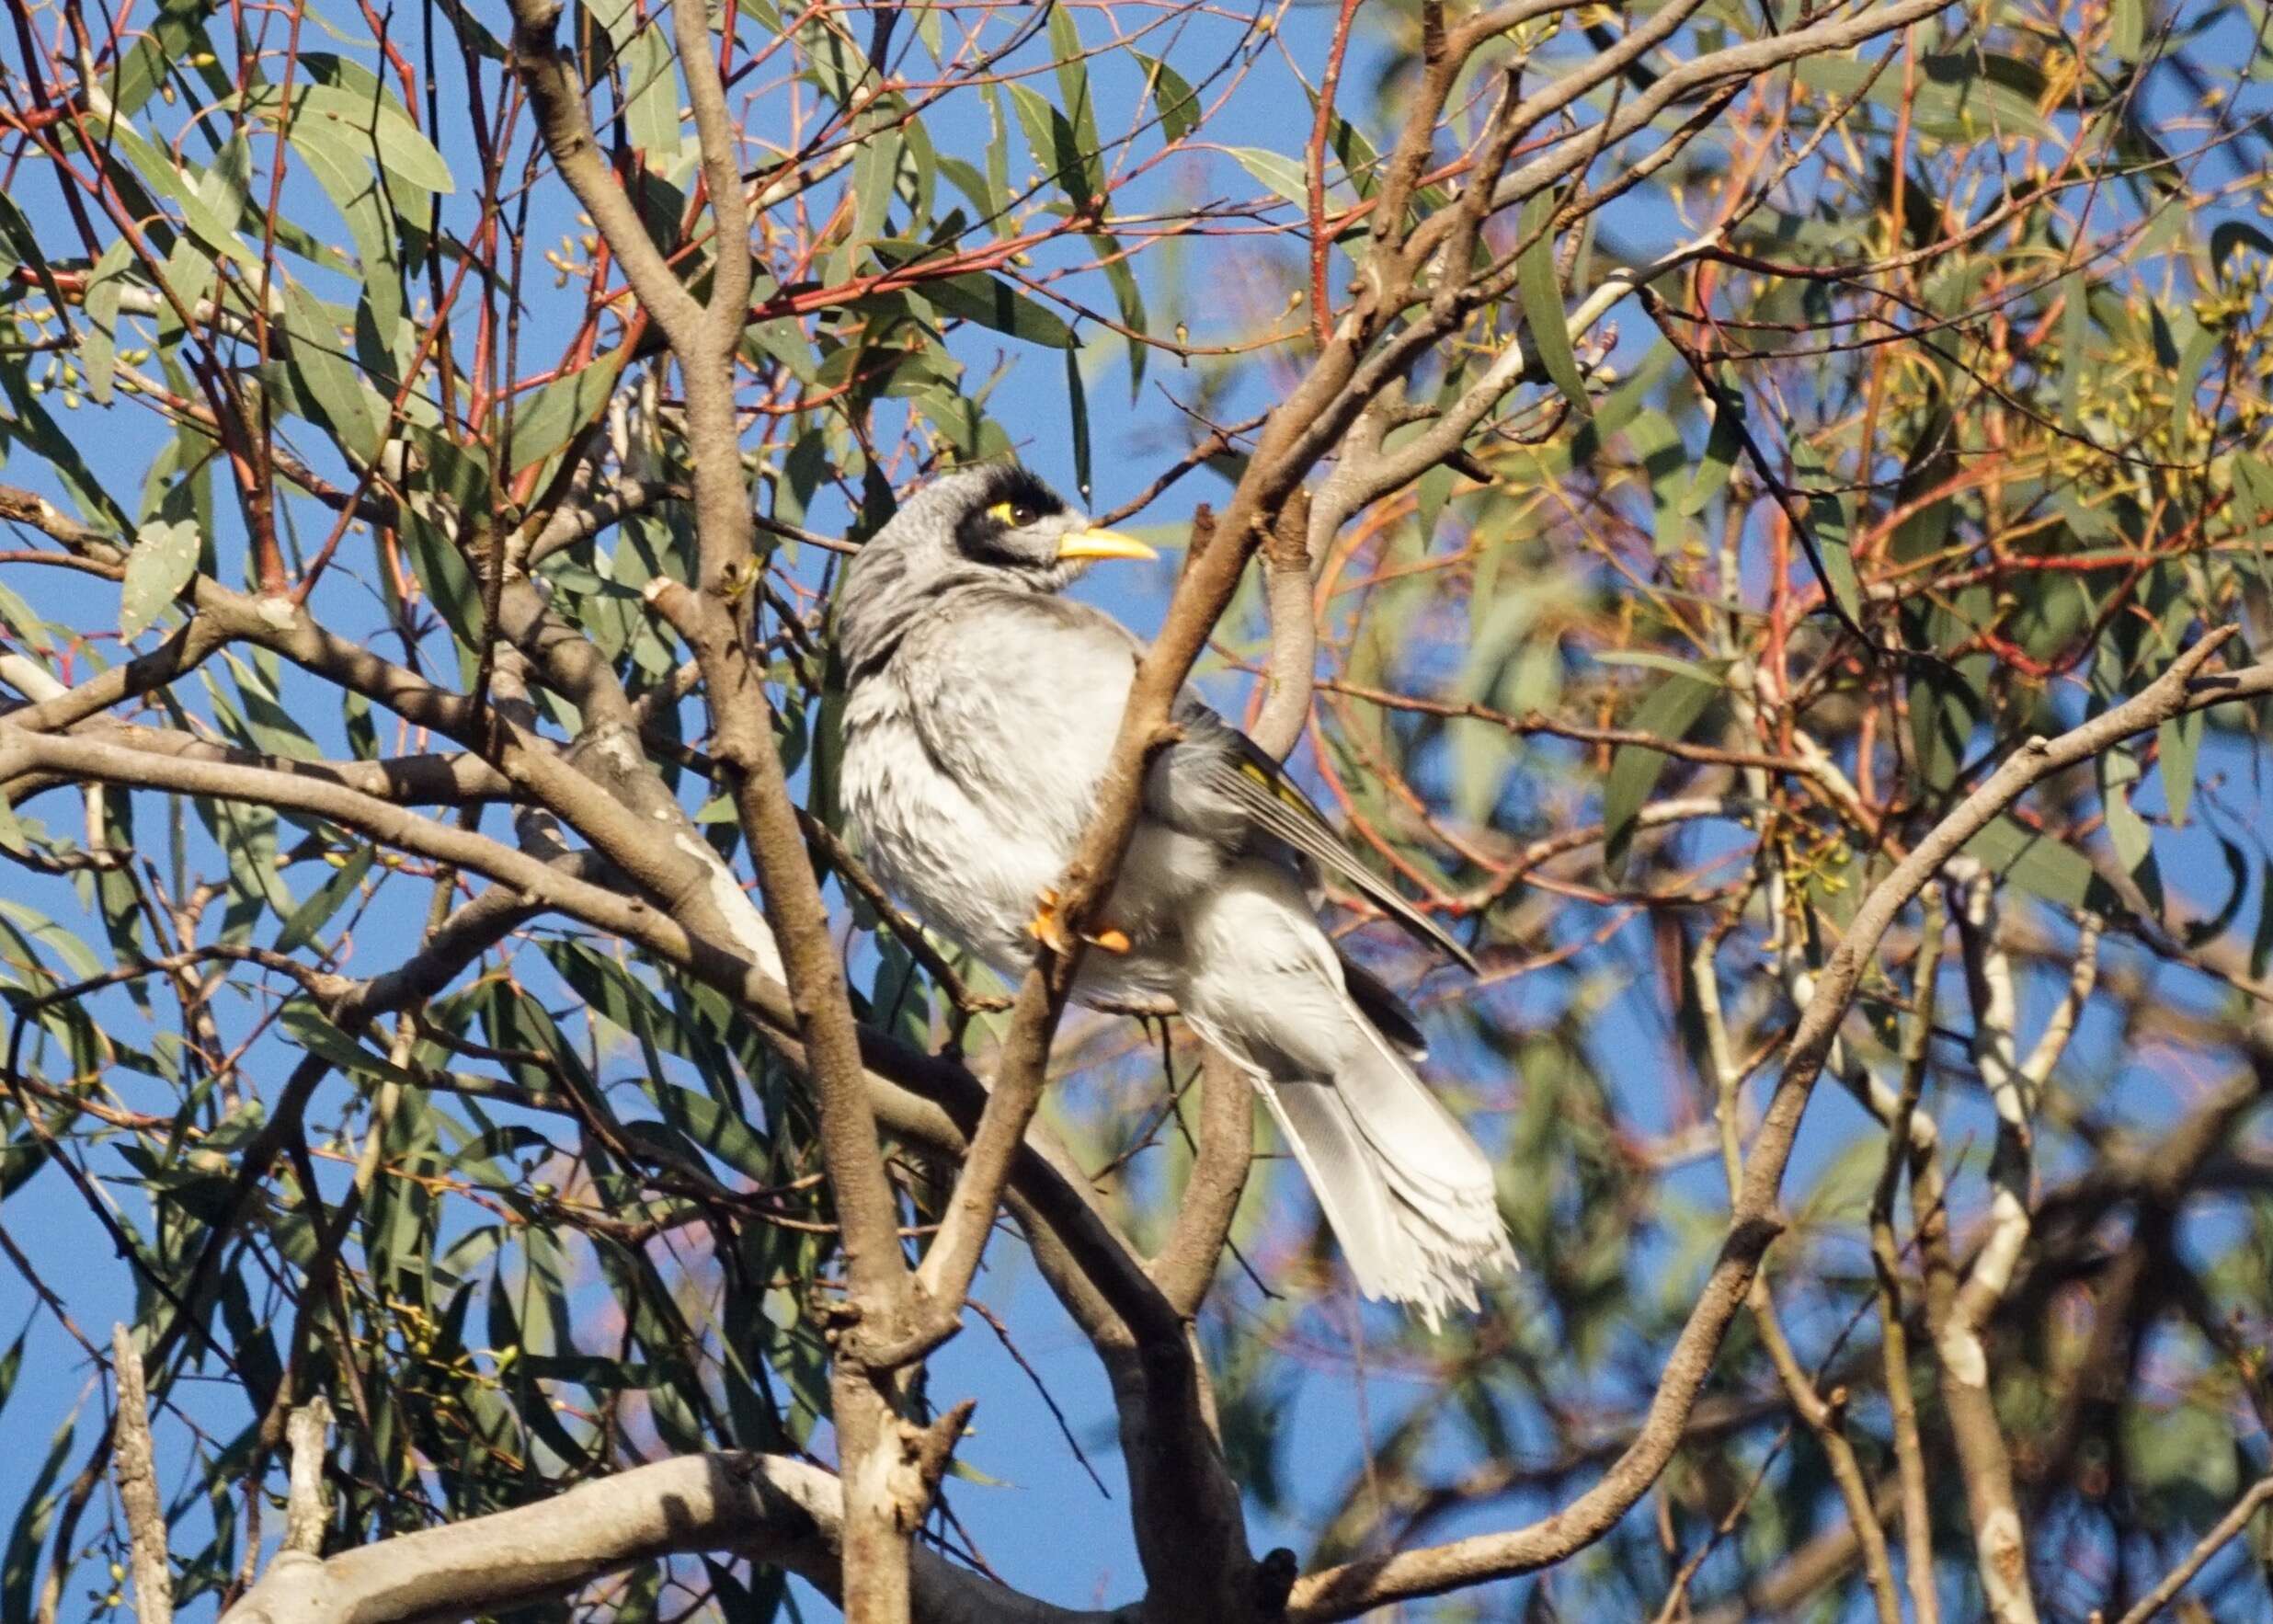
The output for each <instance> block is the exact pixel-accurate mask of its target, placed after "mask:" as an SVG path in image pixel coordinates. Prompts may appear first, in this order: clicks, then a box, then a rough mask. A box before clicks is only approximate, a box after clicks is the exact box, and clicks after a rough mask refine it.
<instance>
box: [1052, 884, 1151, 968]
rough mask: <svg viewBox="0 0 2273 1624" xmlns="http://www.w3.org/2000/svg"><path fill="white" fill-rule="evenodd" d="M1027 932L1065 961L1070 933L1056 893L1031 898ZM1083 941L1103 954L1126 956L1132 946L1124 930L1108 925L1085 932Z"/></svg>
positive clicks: (1070, 938)
mask: <svg viewBox="0 0 2273 1624" xmlns="http://www.w3.org/2000/svg"><path fill="white" fill-rule="evenodd" d="M1026 933H1027V934H1028V935H1029V936H1032V937H1033V938H1034V940H1035V941H1036V942H1039V943H1041V944H1042V945H1043V946H1045V947H1046V948H1048V949H1049V950H1050V951H1051V952H1052V953H1054V954H1056V955H1057V956H1058V957H1060V958H1064V957H1066V956H1068V955H1070V954H1071V953H1072V952H1073V933H1072V932H1069V931H1068V930H1067V929H1066V921H1065V919H1064V917H1063V916H1062V915H1060V914H1059V912H1058V909H1057V892H1056V891H1054V890H1050V891H1044V892H1043V893H1042V894H1041V895H1040V896H1038V897H1036V898H1034V918H1032V919H1030V920H1028V921H1026ZM1081 940H1082V941H1084V942H1086V943H1088V944H1090V945H1091V947H1095V948H1100V949H1102V951H1104V952H1106V953H1114V954H1119V953H1126V952H1127V951H1128V950H1129V949H1130V948H1131V947H1132V946H1134V945H1135V944H1133V943H1132V942H1130V940H1129V938H1128V932H1126V931H1123V930H1119V929H1116V928H1115V927H1114V926H1112V925H1107V926H1105V927H1103V928H1102V930H1099V931H1097V932H1094V933H1093V934H1091V933H1085V934H1084V935H1083V936H1082V938H1081Z"/></svg>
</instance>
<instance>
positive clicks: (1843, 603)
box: [1791, 424, 1863, 622]
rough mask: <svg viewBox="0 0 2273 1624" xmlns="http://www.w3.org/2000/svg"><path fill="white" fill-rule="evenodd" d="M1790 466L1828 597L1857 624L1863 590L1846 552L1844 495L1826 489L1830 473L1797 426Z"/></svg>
mask: <svg viewBox="0 0 2273 1624" xmlns="http://www.w3.org/2000/svg"><path fill="white" fill-rule="evenodd" d="M1791 464H1792V470H1793V472H1794V473H1795V474H1797V475H1799V483H1800V485H1801V486H1802V487H1803V494H1804V495H1805V496H1806V497H1807V503H1808V530H1809V532H1810V533H1811V534H1812V535H1813V536H1814V537H1815V543H1816V548H1817V551H1818V552H1819V553H1820V554H1821V555H1822V563H1823V576H1824V578H1826V579H1827V580H1829V581H1830V583H1831V595H1832V597H1833V599H1835V600H1837V601H1838V604H1839V607H1840V608H1841V609H1843V610H1845V612H1846V616H1847V618H1848V619H1849V620H1851V621H1856V622H1859V621H1860V620H1861V619H1862V614H1863V590H1862V583H1861V582H1860V581H1859V580H1858V579H1857V578H1856V574H1855V556H1854V555H1853V554H1852V553H1850V552H1849V551H1848V549H1847V543H1848V539H1849V537H1850V535H1851V534H1852V530H1853V527H1852V526H1851V525H1850V523H1849V522H1848V520H1847V498H1846V495H1845V493H1844V492H1842V491H1835V490H1831V489H1828V488H1825V487H1827V486H1829V485H1830V484H1831V483H1832V474H1831V470H1830V469H1829V468H1827V467H1825V466H1824V464H1823V460H1822V458H1821V457H1820V456H1818V455H1817V454H1816V452H1815V448H1814V447H1813V446H1812V445H1810V444H1809V443H1808V441H1807V439H1806V437H1805V436H1804V435H1802V434H1801V433H1799V427H1798V425H1796V424H1795V425H1794V426H1793V433H1792V439H1791Z"/></svg>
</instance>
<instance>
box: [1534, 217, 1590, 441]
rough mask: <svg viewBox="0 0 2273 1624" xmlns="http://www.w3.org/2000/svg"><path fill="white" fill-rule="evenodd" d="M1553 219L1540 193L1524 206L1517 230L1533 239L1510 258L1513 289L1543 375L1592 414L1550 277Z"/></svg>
mask: <svg viewBox="0 0 2273 1624" xmlns="http://www.w3.org/2000/svg"><path fill="white" fill-rule="evenodd" d="M1554 218H1555V197H1554V194H1553V193H1551V192H1545V191H1543V192H1540V193H1539V194H1538V195H1537V196H1536V197H1534V198H1533V199H1532V200H1530V201H1529V202H1528V203H1525V205H1524V213H1523V220H1522V223H1520V224H1519V225H1518V226H1517V227H1516V230H1517V232H1518V234H1520V235H1522V236H1524V237H1527V238H1531V239H1533V240H1532V242H1531V245H1530V246H1528V247H1526V248H1525V250H1524V251H1523V254H1522V255H1521V257H1518V258H1517V259H1516V261H1515V285H1516V291H1517V292H1519V293H1520V294H1521V295H1522V298H1523V305H1524V328H1525V332H1526V333H1528V334H1529V335H1530V337H1531V346H1532V348H1533V349H1535V350H1536V351H1537V353H1538V357H1539V363H1540V364H1541V365H1542V366H1544V367H1545V368H1546V369H1547V375H1548V377H1549V378H1550V379H1552V380H1553V381H1554V384H1555V387H1556V388H1558V389H1559V390H1561V391H1562V394H1563V398H1564V399H1565V400H1568V401H1569V402H1570V403H1571V409H1572V410H1574V411H1576V412H1577V413H1578V414H1579V416H1580V417H1582V418H1584V417H1593V414H1594V403H1593V401H1591V400H1589V399H1588V398H1587V395H1586V380H1585V379H1584V378H1583V377H1582V376H1581V375H1580V373H1579V359H1578V357H1577V355H1576V354H1574V353H1573V352H1572V350H1571V326H1570V318H1569V317H1568V316H1567V315H1565V314H1564V312H1563V301H1562V288H1561V286H1560V285H1559V283H1558V281H1557V280H1556V276H1555V234H1554V233H1553V232H1551V231H1549V230H1548V225H1549V224H1550V223H1552V221H1553V220H1554Z"/></svg>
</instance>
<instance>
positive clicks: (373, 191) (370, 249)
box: [291, 119, 417, 346]
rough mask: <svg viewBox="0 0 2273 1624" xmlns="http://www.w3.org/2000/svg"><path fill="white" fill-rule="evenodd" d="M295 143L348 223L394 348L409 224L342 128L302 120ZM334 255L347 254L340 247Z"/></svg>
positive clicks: (375, 322)
mask: <svg viewBox="0 0 2273 1624" xmlns="http://www.w3.org/2000/svg"><path fill="white" fill-rule="evenodd" d="M291 146H292V151H293V152H294V153H295V154H298V155H299V158H300V162H301V165H302V166H303V167H304V168H305V169H306V170H307V171H308V172H309V173H310V174H311V175H314V177H315V179H316V184H317V185H319V186H321V187H322V188H323V189H324V195H325V196H326V197H327V198H329V199H330V200H331V202H332V207H333V208H335V209H337V210H338V211H339V216H340V218H341V219H342V220H344V221H345V222H346V223H347V227H348V237H349V238H350V239H352V240H353V242H354V244H355V257H356V260H357V262H358V263H357V267H356V269H359V270H360V272H361V273H362V282H363V300H364V303H366V304H367V305H368V306H369V307H370V310H371V323H372V326H374V327H375V328H376V329H377V332H378V337H379V341H380V342H381V343H382V344H383V345H387V346H392V345H393V344H394V337H395V334H396V332H397V331H398V330H399V329H400V327H401V326H402V322H403V315H404V310H403V263H402V251H401V233H402V231H403V230H404V228H405V225H407V224H408V223H407V222H405V221H403V220H402V219H400V218H399V217H398V216H397V215H396V214H395V213H394V210H393V208H392V206H391V204H390V203H389V201H388V200H387V198H386V195H385V193H384V192H383V190H382V189H381V188H380V185H379V181H378V178H377V177H376V175H375V174H374V172H373V171H372V169H371V166H370V165H369V164H368V163H366V162H364V158H363V154H360V153H359V152H358V151H357V149H356V148H355V146H354V145H353V144H352V143H351V138H350V137H348V135H346V134H344V133H342V132H341V131H340V130H339V128H338V127H337V126H336V125H333V124H330V123H327V122H326V121H325V120H321V119H307V120H302V121H300V122H299V123H297V124H295V125H293V126H292V131H291ZM414 229H417V228H414ZM332 255H333V257H335V258H341V259H344V258H345V257H346V256H345V253H344V251H343V250H341V249H340V248H338V247H337V246H334V247H333V249H332Z"/></svg>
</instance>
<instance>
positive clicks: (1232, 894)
mask: <svg viewBox="0 0 2273 1624" xmlns="http://www.w3.org/2000/svg"><path fill="white" fill-rule="evenodd" d="M1185 927H1186V933H1187V937H1188V947H1189V952H1190V958H1191V964H1192V966H1193V968H1192V972H1191V974H1190V976H1189V978H1188V979H1187V980H1186V982H1185V984H1184V986H1183V988H1182V991H1181V994H1180V996H1179V998H1178V1003H1179V1004H1180V1005H1181V1006H1182V1011H1183V1014H1184V1018H1185V1019H1186V1020H1187V1021H1188V1022H1190V1023H1191V1024H1192V1026H1193V1028H1194V1030H1195V1031H1196V1032H1198V1033H1199V1035H1201V1036H1202V1037H1204V1038H1205V1039H1206V1040H1207V1041H1208V1042H1209V1043H1210V1044H1211V1045H1213V1046H1215V1047H1216V1048H1217V1049H1219V1050H1221V1051H1222V1052H1223V1053H1224V1054H1225V1055H1226V1056H1228V1058H1230V1059H1231V1060H1232V1061H1233V1062H1234V1063H1235V1064H1236V1065H1237V1066H1238V1067H1239V1069H1240V1070H1241V1071H1243V1072H1244V1073H1246V1075H1247V1077H1248V1079H1249V1081H1251V1082H1252V1083H1253V1084H1254V1086H1255V1089H1256V1091H1257V1092H1259V1093H1261V1094H1262V1097H1263V1099H1264V1100H1265V1101H1266V1102H1268V1103H1269V1104H1270V1107H1271V1114H1272V1115H1274V1117H1276V1118H1277V1119H1278V1125H1279V1128H1280V1130H1281V1131H1282V1132H1283V1133H1284V1134H1285V1138H1286V1142H1287V1145H1288V1148H1289V1149H1292V1150H1293V1151H1294V1153H1295V1158H1296V1161H1299V1162H1301V1164H1302V1171H1303V1172H1305V1173H1307V1174H1308V1176H1309V1180H1310V1187H1311V1188H1312V1189H1313V1190H1315V1191H1316V1192H1317V1193H1318V1199H1319V1206H1320V1207H1323V1208H1324V1209H1325V1213H1326V1221H1327V1222H1328V1223H1329V1224H1331V1226H1332V1227H1333V1231H1334V1234H1335V1235H1336V1236H1337V1237H1338V1238H1339V1239H1340V1241H1341V1242H1342V1252H1343V1253H1344V1255H1346V1256H1347V1257H1348V1258H1349V1260H1350V1267H1351V1270H1352V1272H1354V1274H1355V1275H1356V1276H1357V1284H1358V1287H1359V1289H1361V1290H1362V1291H1364V1292H1365V1295H1366V1296H1367V1297H1373V1298H1390V1299H1391V1300H1393V1301H1397V1302H1401V1303H1404V1304H1406V1305H1408V1306H1409V1307H1410V1308H1411V1309H1413V1311H1414V1312H1416V1313H1418V1314H1419V1315H1420V1316H1421V1317H1422V1319H1423V1320H1425V1321H1428V1323H1429V1325H1430V1327H1431V1329H1433V1328H1434V1327H1435V1326H1436V1325H1437V1323H1438V1322H1439V1321H1440V1320H1441V1319H1442V1317H1443V1315H1444V1312H1445V1309H1446V1308H1447V1307H1448V1306H1450V1305H1452V1304H1455V1303H1457V1304H1459V1305H1461V1306H1462V1307H1465V1308H1467V1309H1470V1310H1471V1311H1472V1310H1473V1309H1475V1308H1476V1306H1477V1300H1476V1288H1477V1285H1478V1283H1479V1281H1481V1280H1482V1279H1484V1278H1485V1277H1487V1276H1489V1275H1494V1274H1498V1273H1500V1272H1502V1270H1505V1269H1509V1268H1513V1266H1514V1264H1515V1249H1514V1248H1513V1246H1512V1245H1511V1244H1510V1243H1509V1241H1508V1235H1507V1226H1506V1225H1505V1224H1504V1223H1503V1222H1502V1220H1501V1218H1500V1208H1499V1202H1498V1200H1497V1198H1496V1196H1495V1195H1494V1191H1493V1187H1492V1176H1491V1162H1490V1161H1487V1160H1486V1159H1485V1157H1484V1153H1483V1151H1482V1150H1481V1149H1479V1147H1478V1145H1477V1143H1476V1141H1475V1140H1474V1139H1472V1138H1469V1137H1468V1132H1467V1130H1466V1129H1465V1128H1463V1127H1461V1126H1460V1125H1459V1123H1457V1122H1456V1121H1455V1120H1454V1119H1453V1115H1452V1113H1451V1112H1449V1111H1447V1110H1445V1107H1444V1104H1442V1102H1440V1101H1439V1100H1438V1099H1437V1097H1436V1096H1435V1094H1434V1093H1433V1092H1430V1090H1429V1088H1428V1085H1427V1084H1425V1083H1423V1082H1422V1081H1421V1079H1420V1077H1419V1075H1418V1074H1417V1073H1416V1072H1415V1071H1414V1070H1413V1068H1412V1062H1411V1060H1410V1059H1408V1058H1407V1057H1406V1055H1405V1054H1404V1053H1401V1052H1399V1045H1398V1043H1397V1042H1396V1041H1393V1037H1395V1036H1396V1035H1399V1034H1401V1035H1402V1036H1403V1038H1404V1040H1405V1042H1406V1046H1407V1047H1409V1048H1411V1047H1413V1046H1415V1045H1416V1044H1417V1040H1418V1038H1419V1033H1418V1031H1417V1030H1416V1029H1415V1028H1414V1027H1413V1026H1412V1024H1411V1018H1410V1017H1409V1016H1405V1015H1403V1014H1402V1013H1401V1006H1399V1005H1398V1004H1397V1001H1396V999H1395V997H1394V995H1392V994H1391V993H1390V992H1389V991H1388V989H1387V988H1385V987H1382V986H1381V985H1380V984H1379V983H1378V982H1377V981H1375V980H1373V979H1372V978H1369V977H1366V976H1365V975H1364V974H1363V973H1362V972H1361V973H1358V974H1357V975H1356V976H1355V977H1354V978H1353V976H1352V974H1351V972H1350V971H1348V970H1346V969H1345V968H1344V966H1342V964H1341V963H1340V962H1339V961H1338V960H1337V958H1336V956H1335V954H1334V950H1333V946H1332V944H1331V943H1330V942H1329V941H1328V940H1327V939H1326V937H1325V935H1324V933H1323V932H1320V931H1319V928H1318V924H1317V921H1315V920H1314V919H1313V918H1312V917H1311V915H1310V912H1309V908H1308V901H1307V899H1306V898H1305V897H1304V896H1303V893H1302V890H1301V888H1300V886H1298V885H1297V883H1296V880H1295V879H1294V877H1293V876H1292V875H1288V874H1287V873H1286V872H1285V870H1283V869H1281V868H1280V867H1278V865H1276V864H1274V863H1266V862H1254V863H1241V864H1239V865H1238V866H1237V867H1235V868H1233V869H1232V870H1230V871H1229V872H1228V874H1226V875H1224V876H1223V880H1222V882H1221V883H1220V884H1219V885H1217V886H1216V887H1214V888H1213V889H1212V890H1211V891H1209V892H1208V893H1207V894H1206V895H1205V897H1204V898H1199V899H1197V900H1196V901H1195V902H1194V906H1193V908H1192V909H1191V912H1190V914H1189V915H1188V917H1187V919H1186V921H1185ZM1369 1004H1371V1005H1376V1006H1379V1007H1380V1008H1382V1009H1384V1010H1385V1011H1398V1012H1399V1013H1397V1014H1396V1015H1394V1016H1392V1017H1390V1018H1389V1021H1390V1027H1391V1031H1390V1032H1389V1033H1385V1032H1384V1031H1383V1029H1382V1027H1381V1026H1380V1025H1378V1024H1376V1022H1375V1021H1374V1020H1372V1019H1370V1018H1369V1017H1368V1016H1367V1014H1366V1012H1365V1009H1366V1006H1367V1005H1369Z"/></svg>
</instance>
